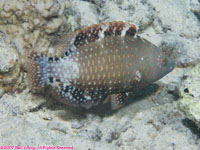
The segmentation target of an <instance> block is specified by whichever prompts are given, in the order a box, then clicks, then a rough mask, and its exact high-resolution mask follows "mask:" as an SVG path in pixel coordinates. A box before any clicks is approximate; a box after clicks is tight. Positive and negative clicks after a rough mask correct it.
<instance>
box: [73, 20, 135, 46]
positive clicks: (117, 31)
mask: <svg viewBox="0 0 200 150" xmlns="http://www.w3.org/2000/svg"><path fill="white" fill-rule="evenodd" d="M135 34H136V27H135V25H133V24H129V23H125V22H122V21H114V22H106V23H99V24H94V25H91V26H88V27H86V28H83V29H81V30H78V31H76V34H75V39H74V42H73V43H74V46H75V47H76V48H78V47H80V46H81V45H83V44H87V43H89V42H93V41H95V40H101V39H103V38H104V37H107V36H135Z"/></svg>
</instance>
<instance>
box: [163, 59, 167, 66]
mask: <svg viewBox="0 0 200 150" xmlns="http://www.w3.org/2000/svg"><path fill="white" fill-rule="evenodd" d="M167 64H168V59H167V58H164V59H163V60H162V66H166V65H167Z"/></svg>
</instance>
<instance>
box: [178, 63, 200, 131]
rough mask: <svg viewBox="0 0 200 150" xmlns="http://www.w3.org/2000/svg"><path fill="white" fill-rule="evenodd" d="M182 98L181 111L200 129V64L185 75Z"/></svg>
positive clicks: (181, 92) (181, 88)
mask: <svg viewBox="0 0 200 150" xmlns="http://www.w3.org/2000/svg"><path fill="white" fill-rule="evenodd" d="M180 96H181V99H180V102H179V104H180V108H181V110H182V111H183V112H185V114H186V116H187V117H188V118H189V119H191V120H192V121H194V122H195V123H196V125H197V126H198V127H199V128H200V64H197V65H196V66H195V67H194V68H193V69H191V70H190V71H188V72H186V73H185V74H184V81H183V82H182V85H181V87H180Z"/></svg>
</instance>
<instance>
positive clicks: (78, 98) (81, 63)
mask: <svg viewBox="0 0 200 150" xmlns="http://www.w3.org/2000/svg"><path fill="white" fill-rule="evenodd" d="M55 48H56V49H57V50H58V51H59V52H60V53H62V57H47V56H44V55H41V54H36V53H35V52H33V53H32V54H31V55H30V56H29V57H28V62H27V63H28V65H29V66H30V67H29V70H28V74H29V75H28V77H29V83H30V87H31V88H33V89H41V88H45V87H49V91H50V93H51V94H52V95H53V96H54V98H56V99H58V100H59V101H61V102H63V103H65V104H67V105H70V106H81V107H85V108H90V107H91V106H94V105H97V104H98V103H99V102H100V101H101V100H102V101H103V100H104V103H106V102H107V101H110V102H111V106H112V109H117V108H120V107H121V106H122V105H123V104H124V103H125V101H126V100H127V97H128V95H129V93H130V92H134V91H135V90H136V89H137V90H138V89H141V88H143V87H145V86H147V85H148V84H151V83H153V82H154V81H156V80H158V79H160V78H162V77H163V76H165V75H166V74H167V73H169V72H171V71H172V70H173V68H174V66H175V64H174V61H173V60H172V59H171V58H170V57H169V56H168V55H166V54H165V53H164V51H163V50H162V49H161V48H158V47H156V46H155V45H154V44H152V43H150V42H149V41H147V40H145V39H142V38H141V37H139V36H138V35H136V27H135V26H134V25H133V24H129V23H124V22H121V21H116V22H107V23H99V24H95V25H91V26H89V27H86V28H83V29H80V30H78V31H76V32H74V33H69V34H67V35H66V36H63V37H62V38H61V39H60V40H59V41H58V42H57V43H56V45H55Z"/></svg>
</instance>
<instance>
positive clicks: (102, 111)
mask: <svg viewBox="0 0 200 150" xmlns="http://www.w3.org/2000/svg"><path fill="white" fill-rule="evenodd" d="M199 10H200V2H199V1H198V0H182V1H174V0H168V1H165V0H114V1H111V0H1V1H0V96H1V98H0V139H1V140H0V145H19V146H27V145H29V146H39V145H49V146H52V145H54V146H63V145H65V146H74V149H79V150H93V149H95V150H98V149H99V150H100V149H101V150H102V149H106V150H109V149H112V150H113V149H119V150H124V149H154V150H160V149H166V150H168V149H169V150H170V149H183V150H187V149H194V150H197V149H200V146H199V145H200V132H199V130H198V127H199V126H200V125H199V122H200V112H199V110H200V109H199V107H200V106H199V99H200V97H199V91H200V83H199V72H200V65H199V61H200V50H199V47H200V36H199V35H200V15H199V14H200V13H199ZM108 21H124V22H129V23H132V24H135V25H136V26H137V30H138V34H139V35H140V36H142V37H143V38H145V39H147V40H149V41H151V42H152V43H154V44H155V45H157V46H162V47H163V48H164V49H166V50H167V52H168V53H170V54H171V57H172V58H173V59H174V61H175V62H176V68H175V69H174V71H173V72H171V73H170V74H168V75H167V76H166V77H164V78H163V79H161V80H159V81H158V82H156V83H155V84H154V85H151V86H149V87H147V88H146V89H144V90H142V91H141V93H135V94H133V95H131V96H130V98H129V101H128V103H127V105H126V106H125V107H123V108H121V109H120V110H118V111H112V110H111V109H110V106H109V105H99V106H97V107H94V108H92V109H90V110H85V109H77V108H71V107H68V106H64V105H62V104H60V103H59V102H57V101H55V100H54V99H52V98H51V97H49V96H48V95H45V96H42V95H35V94H31V93H30V91H29V89H28V88H27V85H26V84H27V83H26V69H25V68H24V65H25V61H24V60H25V59H26V56H27V54H29V53H30V52H31V51H33V50H34V51H37V52H39V53H44V54H45V55H48V56H58V55H60V54H59V51H57V50H56V49H55V48H54V44H55V43H56V41H57V39H59V38H60V37H61V36H62V35H65V34H66V33H68V32H73V31H75V30H77V29H80V28H81V27H84V26H88V25H91V24H95V23H99V22H108ZM195 66H196V67H195ZM193 67H195V68H193ZM191 68H193V69H192V70H191ZM179 108H181V110H183V111H184V113H182V111H180V110H179ZM188 118H189V119H188ZM190 120H192V121H190ZM196 125H197V126H198V127H197V126H196Z"/></svg>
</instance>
